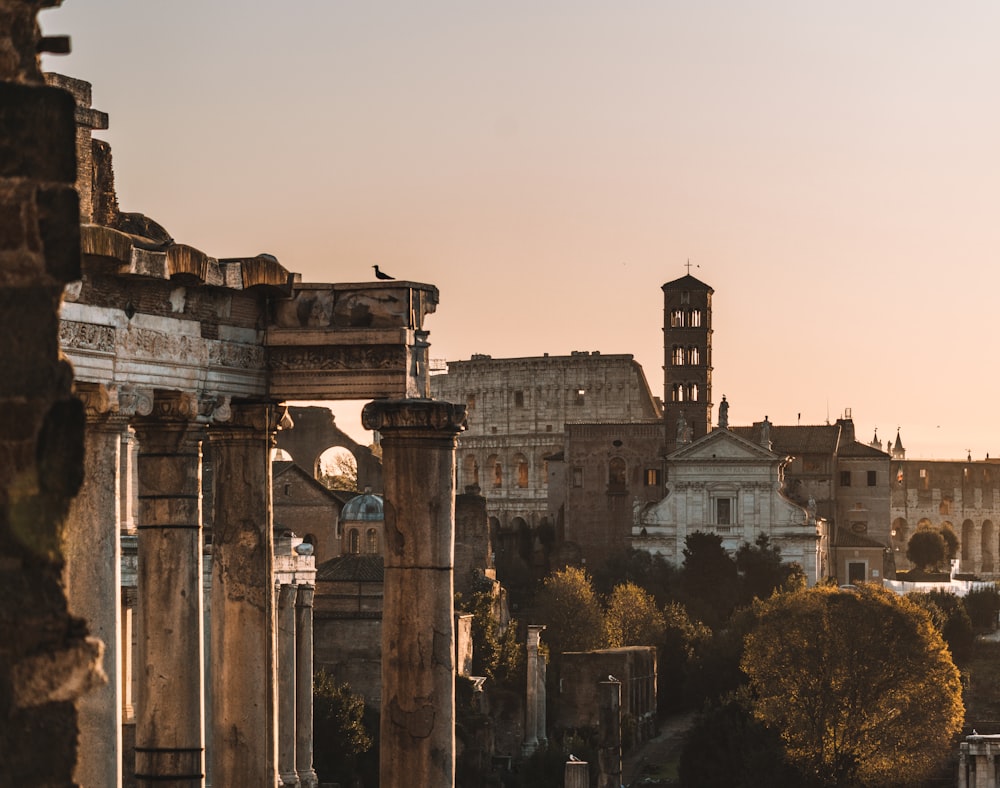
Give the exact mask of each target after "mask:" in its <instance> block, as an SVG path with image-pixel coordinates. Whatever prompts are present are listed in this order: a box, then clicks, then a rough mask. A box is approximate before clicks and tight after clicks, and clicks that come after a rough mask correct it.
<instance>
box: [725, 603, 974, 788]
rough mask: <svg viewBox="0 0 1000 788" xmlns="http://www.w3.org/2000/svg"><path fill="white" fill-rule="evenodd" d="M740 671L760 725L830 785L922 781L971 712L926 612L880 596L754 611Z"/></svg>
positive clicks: (760, 607)
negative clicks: (746, 679) (967, 711)
mask: <svg viewBox="0 0 1000 788" xmlns="http://www.w3.org/2000/svg"><path fill="white" fill-rule="evenodd" d="M758 614H759V620H758V624H757V626H756V627H755V628H754V629H753V631H752V632H750V634H749V635H748V636H747V638H746V644H745V651H744V655H743V662H742V668H743V670H744V671H745V672H746V674H747V676H748V677H749V679H750V687H751V689H752V691H753V692H754V693H755V694H756V700H755V702H754V707H753V713H754V717H755V718H756V719H758V720H759V721H760V722H762V723H764V724H765V725H767V726H769V727H771V728H772V729H774V730H776V731H777V732H778V733H779V734H780V735H781V737H782V740H783V741H784V743H785V750H786V753H787V755H788V758H789V760H790V761H791V762H793V763H795V764H796V765H797V766H798V767H799V768H800V769H802V770H803V771H804V772H805V773H807V774H811V775H816V776H817V777H818V778H819V779H820V780H821V783H822V784H823V785H826V786H882V785H915V784H918V783H919V782H920V781H921V779H923V778H924V777H926V776H927V775H928V774H929V773H930V772H931V771H932V770H933V769H934V768H935V767H936V766H937V765H938V764H939V763H940V761H941V759H943V758H944V757H946V756H947V754H948V751H949V748H950V741H951V738H952V736H954V735H955V734H956V733H957V732H958V731H959V730H960V729H961V725H962V718H963V714H964V709H963V707H962V694H961V683H960V681H959V675H958V670H957V669H956V668H955V664H954V662H952V659H951V656H950V654H949V653H948V649H947V647H946V646H945V644H944V641H943V640H942V638H941V635H940V634H939V633H938V631H937V629H936V628H935V627H934V625H933V624H932V623H931V620H930V617H929V616H928V615H927V613H926V612H925V611H923V610H921V609H920V608H919V607H917V606H916V605H914V604H913V603H912V602H911V601H909V600H907V599H905V598H903V597H898V596H895V595H894V594H891V593H889V592H887V591H883V590H882V589H881V588H877V587H874V586H867V585H866V586H863V587H862V588H860V589H858V590H857V591H853V592H846V591H841V590H839V589H837V588H832V587H829V586H827V587H815V588H810V589H807V590H803V591H798V592H796V593H788V594H778V595H776V596H773V597H771V598H770V599H769V600H767V601H766V602H762V603H758Z"/></svg>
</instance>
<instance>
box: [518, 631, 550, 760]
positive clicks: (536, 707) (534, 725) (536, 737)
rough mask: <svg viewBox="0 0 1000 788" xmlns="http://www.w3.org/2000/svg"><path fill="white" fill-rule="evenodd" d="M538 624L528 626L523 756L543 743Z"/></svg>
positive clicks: (542, 680) (542, 681)
mask: <svg viewBox="0 0 1000 788" xmlns="http://www.w3.org/2000/svg"><path fill="white" fill-rule="evenodd" d="M543 629H545V627H544V626H543V625H540V624H529V625H528V642H527V653H528V659H527V665H526V666H525V668H526V670H525V672H526V673H527V675H528V686H527V697H526V699H525V705H524V748H523V749H524V754H525V755H531V753H533V752H534V751H535V750H537V749H538V745H539V744H541V743H543V742H544V741H545V660H544V659H543V658H542V656H541V654H539V653H538V645H539V640H540V638H541V635H542V630H543Z"/></svg>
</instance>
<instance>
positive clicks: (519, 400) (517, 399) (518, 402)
mask: <svg viewBox="0 0 1000 788" xmlns="http://www.w3.org/2000/svg"><path fill="white" fill-rule="evenodd" d="M514 407H515V408H523V407H524V392H523V391H515V392H514Z"/></svg>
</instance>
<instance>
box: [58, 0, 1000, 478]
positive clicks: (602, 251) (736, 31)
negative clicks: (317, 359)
mask: <svg viewBox="0 0 1000 788" xmlns="http://www.w3.org/2000/svg"><path fill="white" fill-rule="evenodd" d="M41 19H42V25H43V30H44V32H45V33H46V34H47V35H60V34H68V35H70V36H71V37H72V41H73V54H71V55H69V56H67V57H48V56H47V57H46V58H45V59H44V63H45V66H46V68H47V69H48V70H52V71H58V72H61V73H65V74H69V75H70V76H74V77H78V78H81V79H86V80H88V81H90V82H92V83H93V85H94V106H95V107H96V108H97V109H100V110H103V111H105V112H108V113H109V115H110V129H109V130H108V131H106V132H99V133H98V136H100V137H102V138H104V139H106V140H108V141H109V142H110V143H111V145H112V149H113V154H114V162H115V172H116V180H117V186H118V196H119V202H120V205H121V208H122V210H126V211H139V212H142V213H145V214H147V215H148V216H150V217H152V218H154V219H155V220H156V221H158V222H160V223H161V224H162V225H164V226H165V227H166V228H167V229H168V230H169V231H170V233H171V234H172V235H173V236H174V238H176V239H177V240H178V241H181V242H184V243H188V244H191V245H193V246H196V247H198V248H200V249H202V250H203V251H205V252H207V253H208V254H210V255H213V256H217V257H226V256H235V255H243V254H248V255H252V254H256V253H258V252H270V253H272V254H274V255H276V256H277V257H278V259H279V260H280V261H281V263H282V264H283V265H284V266H285V267H286V268H288V269H289V270H292V271H296V272H300V273H301V274H302V276H303V279H304V280H305V281H330V282H357V281H366V280H368V279H370V278H371V277H372V269H371V266H372V264H373V263H378V264H379V265H380V266H381V267H382V268H383V269H384V270H386V271H388V272H389V273H391V274H393V275H394V276H396V277H398V278H402V279H410V280H415V281H419V282H428V283H432V284H435V285H437V286H438V287H439V288H440V291H441V303H440V305H439V307H438V311H437V313H436V314H434V315H432V316H431V317H430V318H429V320H428V328H429V329H430V331H431V335H430V341H431V343H432V347H431V355H432V356H433V357H434V358H440V359H448V360H459V359H467V358H469V357H470V356H471V354H473V353H488V354H491V355H492V356H494V357H496V358H501V357H512V356H535V355H542V354H543V353H546V352H548V353H550V354H552V355H557V354H558V355H562V354H568V353H569V352H570V351H573V350H599V351H601V352H602V353H631V354H633V355H634V356H635V357H636V359H637V360H638V361H639V362H640V363H641V364H642V366H643V368H644V370H645V372H646V376H647V378H648V379H649V382H650V385H651V387H652V389H653V391H654V393H655V394H657V395H662V392H663V373H662V364H663V348H662V319H663V303H662V293H661V291H660V286H661V285H662V284H663V283H664V282H667V281H670V280H672V279H675V278H677V277H680V276H683V275H684V273H685V266H684V263H685V261H686V260H687V259H689V258H690V260H691V263H692V265H693V266H694V265H697V266H700V267H698V268H693V269H692V274H694V275H695V276H697V277H698V278H699V279H701V280H703V281H704V282H706V283H708V284H710V285H711V286H712V287H714V288H715V297H714V303H713V305H714V316H713V320H714V325H713V327H714V337H713V363H714V368H715V370H714V373H713V399H714V401H715V404H716V405H718V403H719V401H720V400H721V398H722V395H723V394H725V395H726V396H727V398H728V399H729V401H730V403H731V409H730V420H731V422H732V423H733V424H748V423H750V422H752V421H755V420H760V419H762V418H763V417H764V415H765V414H766V415H767V416H769V418H770V419H771V421H772V422H774V423H777V424H794V423H796V420H797V414H799V413H801V418H802V423H804V424H805V423H813V424H817V423H823V422H824V421H826V419H827V416H828V415H829V417H830V419H831V420H832V419H835V418H837V417H838V416H839V415H840V414H841V412H842V411H843V409H844V408H845V407H850V408H852V410H853V415H854V420H855V424H856V426H857V430H858V437H859V438H860V439H862V440H864V441H868V440H870V439H871V436H872V432H873V430H874V429H875V428H876V427H877V428H878V432H879V437H881V438H882V439H883V440H885V439H886V438H891V437H894V436H895V433H896V428H897V426H898V427H900V428H901V430H902V437H903V442H904V443H905V444H906V448H907V453H908V456H909V457H937V458H954V457H964V456H965V454H966V451H967V450H971V452H972V455H973V457H974V458H977V459H981V458H982V457H983V456H984V455H985V454H986V453H987V452H989V453H990V456H991V457H1000V419H998V416H997V403H1000V369H998V365H997V357H998V354H997V348H996V345H997V341H996V338H995V337H996V336H997V331H996V328H995V326H996V323H997V313H998V311H1000V309H998V296H1000V267H998V265H997V262H998V260H997V258H998V256H1000V220H998V218H997V205H998V191H1000V104H998V102H997V95H998V82H1000V46H998V45H997V42H998V41H1000V3H997V2H995V0H989V1H985V0H982V1H979V2H959V3H947V4H946V3H941V2H929V1H926V0H896V1H895V2H870V1H869V2H858V1H855V0H847V1H843V0H842V1H841V2H838V3H818V2H802V0H786V1H784V2H777V1H774V0H758V1H757V2H753V3H747V2H739V1H738V0H732V1H730V2H722V1H716V2H712V1H711V0H709V1H708V2H693V0H691V1H689V2H671V1H670V0H659V1H658V2H628V1H627V0H626V1H625V2H615V3H612V2H589V1H587V0H576V2H537V0H536V2H523V1H521V0H508V1H507V2H503V3H499V2H468V1H467V0H453V1H452V2H439V1H438V0H425V1H424V2H420V3H406V2H402V1H401V0H400V1H398V2H379V1H378V0H366V2H350V3H348V2H342V1H336V0H323V1H322V2H320V1H319V0H300V2H295V3H280V4H279V3H270V4H265V3H236V2H232V0H212V1H211V2H204V1H202V2H192V1H191V0H176V1H175V2H170V3H164V2H152V1H151V0H66V1H65V5H64V6H63V7H62V8H60V9H54V10H50V11H46V12H44V13H43V14H42V16H41ZM338 421H339V420H338ZM342 426H344V427H345V428H347V427H350V426H351V425H350V424H347V423H344V424H342ZM348 431H351V430H348Z"/></svg>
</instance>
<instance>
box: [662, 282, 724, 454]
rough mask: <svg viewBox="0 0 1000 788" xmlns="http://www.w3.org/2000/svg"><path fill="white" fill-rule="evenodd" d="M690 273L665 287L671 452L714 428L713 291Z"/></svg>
mask: <svg viewBox="0 0 1000 788" xmlns="http://www.w3.org/2000/svg"><path fill="white" fill-rule="evenodd" d="M714 292H715V291H714V290H713V289H712V288H711V287H709V286H708V285H706V284H705V283H704V282H701V281H699V280H698V279H696V278H695V277H693V276H691V274H690V272H689V273H688V274H687V275H686V276H682V277H681V278H680V279H675V280H674V281H672V282H667V283H666V284H665V285H663V418H664V422H665V423H664V428H665V432H666V445H667V453H668V454H669V453H670V452H672V451H675V450H676V449H679V448H680V447H681V446H683V445H684V444H685V443H690V442H691V441H692V440H695V439H697V438H700V437H702V436H703V435H705V434H706V433H707V432H709V431H710V430H711V429H712V293H714Z"/></svg>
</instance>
